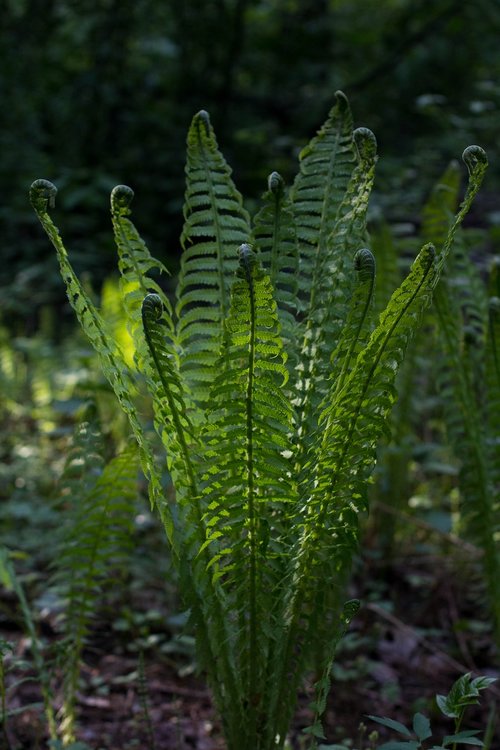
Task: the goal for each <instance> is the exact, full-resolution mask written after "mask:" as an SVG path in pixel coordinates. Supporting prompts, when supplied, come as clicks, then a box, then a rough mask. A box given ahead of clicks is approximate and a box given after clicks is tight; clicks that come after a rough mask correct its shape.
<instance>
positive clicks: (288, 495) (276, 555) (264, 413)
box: [203, 245, 294, 736]
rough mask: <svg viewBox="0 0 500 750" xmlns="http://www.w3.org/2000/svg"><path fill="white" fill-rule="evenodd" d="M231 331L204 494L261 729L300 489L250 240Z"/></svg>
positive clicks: (269, 293)
mask: <svg viewBox="0 0 500 750" xmlns="http://www.w3.org/2000/svg"><path fill="white" fill-rule="evenodd" d="M227 333H228V338H227V344H226V345H227V348H228V351H227V353H226V354H225V355H223V356H225V357H227V359H228V361H229V362H230V363H231V365H232V366H231V367H230V368H229V369H228V371H227V372H226V373H224V374H221V375H219V376H218V377H217V378H216V379H215V382H214V387H213V389H212V391H211V394H210V400H209V410H208V412H207V420H208V425H207V429H206V431H205V435H204V440H205V443H206V446H207V454H206V458H207V463H208V465H209V466H211V468H210V470H209V472H207V474H206V476H205V487H204V492H203V502H204V504H205V506H206V509H207V510H206V517H207V526H208V529H209V531H208V539H207V545H208V547H209V549H210V556H211V561H210V569H211V571H212V573H213V575H214V577H215V578H217V579H220V580H221V581H222V583H223V586H224V590H225V592H226V596H227V597H228V603H232V604H230V605H229V609H230V611H232V612H233V616H234V617H235V618H236V623H237V625H238V627H241V632H240V633H239V636H238V644H239V645H238V648H237V654H238V659H239V668H240V672H241V674H242V675H243V680H244V685H245V686H246V691H247V692H246V694H247V698H246V700H247V701H248V706H249V708H248V711H247V717H246V726H245V727H241V731H242V732H244V733H246V732H249V733H250V735H255V733H256V732H257V724H258V718H257V716H258V712H259V711H260V710H261V707H260V706H259V705H258V703H259V696H258V693H257V690H258V685H259V684H261V683H262V670H263V669H264V668H265V664H266V651H267V649H268V647H269V633H268V632H267V631H266V629H263V628H262V627H260V625H259V623H260V622H261V621H262V620H263V619H264V617H266V619H268V618H269V608H270V607H272V606H273V604H272V601H273V600H272V593H273V591H274V590H275V589H276V588H277V586H278V585H279V581H280V579H281V577H282V575H283V571H284V565H285V563H286V562H287V553H288V550H287V548H286V545H285V544H284V539H283V535H282V533H281V524H282V521H283V518H284V517H286V515H287V512H288V509H287V506H288V504H289V503H291V502H292V501H293V499H294V488H293V485H292V483H291V479H290V471H291V462H290V458H287V457H286V456H287V455H289V450H290V447H291V446H290V437H289V435H290V431H291V426H292V412H291V406H290V401H289V399H287V398H286V397H285V396H284V394H283V392H282V385H283V383H284V382H285V381H286V378H287V371H286V368H285V355H284V351H283V347H282V342H281V339H280V337H279V323H278V317H277V312H276V305H275V303H274V300H273V289H272V286H271V283H270V280H269V277H268V276H267V275H266V274H265V273H264V272H263V270H262V268H261V267H260V265H259V263H258V261H257V260H256V258H255V256H254V254H253V252H252V250H251V249H250V247H249V246H248V245H243V246H242V247H241V248H240V265H239V269H238V274H237V278H236V280H235V282H234V284H233V287H232V291H231V309H230V313H229V317H228V320H227ZM287 451H288V453H287ZM247 612H248V617H247V616H246V615H245V613H247ZM265 613H267V614H265ZM255 736H256V735H255Z"/></svg>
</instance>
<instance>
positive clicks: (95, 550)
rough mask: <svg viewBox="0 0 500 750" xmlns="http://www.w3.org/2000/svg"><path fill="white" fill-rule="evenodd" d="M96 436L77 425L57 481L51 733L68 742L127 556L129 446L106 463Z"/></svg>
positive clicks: (132, 486)
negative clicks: (56, 681) (102, 607)
mask: <svg viewBox="0 0 500 750" xmlns="http://www.w3.org/2000/svg"><path fill="white" fill-rule="evenodd" d="M103 453H104V447H103V440H102V435H101V433H100V430H99V427H98V425H97V422H96V421H95V420H93V419H90V420H89V421H84V422H82V423H81V424H80V425H79V426H78V428H77V430H76V434H75V439H74V446H73V449H72V451H71V452H70V454H69V455H68V459H67V462H66V467H65V471H64V475H63V480H62V483H61V484H62V501H63V503H64V508H63V510H62V511H61V519H62V524H61V528H60V531H59V535H58V536H59V539H58V544H57V549H56V554H55V556H54V574H53V577H52V586H53V588H54V589H55V591H56V592H57V594H58V596H59V597H60V598H61V599H62V601H63V602H64V614H63V618H62V627H63V633H64V642H63V643H62V644H60V647H59V651H60V654H61V659H60V660H61V661H63V664H64V679H63V703H62V708H61V711H60V716H59V722H58V732H59V735H60V738H61V740H62V741H63V743H64V744H67V743H71V742H74V741H75V723H76V693H77V689H78V686H79V681H80V667H81V660H82V652H83V648H84V645H85V642H86V637H87V634H88V631H89V627H90V625H91V622H92V617H93V614H94V613H95V610H96V607H97V605H98V602H99V599H100V598H101V597H102V593H103V591H104V590H105V589H107V588H109V586H110V585H112V584H113V583H115V584H116V582H117V581H119V579H120V573H122V572H123V569H124V568H126V562H127V559H128V556H129V553H130V551H131V549H130V548H131V544H132V531H133V512H134V504H135V500H136V497H137V474H138V470H139V465H138V457H137V449H136V447H135V445H130V446H129V447H128V448H126V449H125V450H123V451H122V452H121V453H119V454H118V455H117V456H115V457H114V458H112V459H111V460H110V461H109V462H108V463H107V464H105V463H104V460H103V458H102V456H103Z"/></svg>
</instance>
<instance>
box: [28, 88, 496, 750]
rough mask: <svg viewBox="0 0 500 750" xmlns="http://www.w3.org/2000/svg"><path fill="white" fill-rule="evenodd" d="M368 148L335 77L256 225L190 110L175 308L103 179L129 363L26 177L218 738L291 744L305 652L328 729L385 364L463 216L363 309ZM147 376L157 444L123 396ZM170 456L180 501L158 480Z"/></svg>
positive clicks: (242, 747) (368, 289) (477, 175)
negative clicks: (138, 465) (133, 461)
mask: <svg viewBox="0 0 500 750" xmlns="http://www.w3.org/2000/svg"><path fill="white" fill-rule="evenodd" d="M474 154H475V157H476V163H475V164H471V163H470V161H469V163H468V166H469V173H470V180H469V189H468V192H467V195H466V198H465V200H464V204H463V208H462V209H461V211H460V212H459V214H458V216H457V219H456V226H458V224H459V223H460V222H461V220H462V218H463V215H464V213H465V211H466V210H467V208H468V207H469V205H470V203H471V201H472V200H473V197H474V195H475V193H476V192H477V190H478V189H479V185H480V183H481V179H482V174H483V172H484V167H485V164H486V159H485V156H484V152H482V151H480V150H479V149H476V151H475V152H474ZM375 162H376V142H375V138H374V136H373V134H372V133H371V132H370V131H369V130H367V129H366V128H359V129H358V130H356V131H354V132H353V130H352V117H351V113H350V109H349V104H348V102H347V99H346V97H345V96H344V95H343V94H342V93H340V92H339V93H338V94H337V97H336V103H335V106H334V107H333V108H332V110H331V112H330V114H329V116H328V118H327V121H326V122H325V124H324V126H323V128H322V129H321V130H320V131H319V133H318V134H317V136H316V137H315V138H313V140H312V141H311V143H310V145H309V146H308V147H307V148H306V149H304V151H303V152H302V154H301V157H300V170H299V174H298V176H297V178H296V180H295V183H294V185H293V186H292V188H291V190H290V191H288V190H287V188H286V186H285V185H284V183H283V180H282V179H281V177H280V176H279V175H278V174H277V173H272V174H271V176H270V178H269V183H268V191H267V192H266V194H265V196H264V198H263V206H262V208H261V209H260V211H259V212H258V213H257V215H256V217H255V219H254V221H253V229H252V226H251V225H250V220H249V216H248V213H247V212H246V210H245V209H244V207H243V201H242V198H241V195H240V194H239V192H238V191H237V189H236V187H235V185H234V183H233V181H232V179H231V173H230V168H229V167H228V165H227V164H226V162H225V160H224V158H223V156H222V154H221V153H220V151H219V149H218V145H217V141H216V138H215V134H214V131H213V128H212V126H211V124H210V121H209V118H208V115H207V113H206V112H200V113H199V114H198V115H196V116H195V117H194V119H193V122H192V125H191V128H190V131H189V134H188V163H187V168H186V177H187V188H186V195H185V207H184V217H185V226H184V230H183V234H182V243H181V244H182V246H183V254H182V257H181V272H180V276H179V280H178V285H177V291H176V304H175V307H174V308H172V306H171V305H170V302H169V301H168V299H166V297H165V295H164V294H163V292H162V291H161V288H159V286H158V285H157V282H156V281H153V280H152V279H150V278H149V275H150V272H151V271H156V270H160V264H158V262H157V261H154V259H152V258H151V256H150V255H149V252H148V251H147V249H146V248H145V245H144V243H143V242H142V240H141V239H140V237H139V235H138V233H137V230H136V229H135V227H134V226H133V224H132V222H131V221H130V219H129V218H128V214H129V208H128V204H129V202H130V198H131V195H132V193H131V191H130V189H127V188H125V187H123V186H121V187H120V188H119V189H118V188H115V191H114V193H113V199H112V215H113V224H114V230H115V236H116V238H117V244H118V251H119V256H120V261H119V268H120V271H121V273H122V277H123V280H124V286H123V294H124V298H125V308H126V309H127V312H128V315H129V325H130V330H131V332H132V334H133V336H134V341H135V342H136V343H135V346H136V353H135V362H136V366H137V369H138V371H139V372H136V371H132V369H131V368H130V367H128V366H127V364H126V362H124V360H123V358H122V357H121V356H120V352H119V348H118V347H117V345H116V342H114V341H113V340H112V338H111V337H110V333H109V331H108V330H106V328H105V327H104V324H103V321H102V319H101V317H100V316H99V313H98V311H97V310H95V308H93V307H92V305H91V303H90V301H89V300H88V299H87V298H85V297H84V296H82V295H83V294H84V293H83V290H82V288H81V284H80V283H79V281H78V279H77V278H76V276H75V274H74V273H73V271H72V269H71V266H70V265H69V260H68V257H67V254H66V251H65V250H64V248H63V245H62V241H61V239H60V237H59V234H58V232H57V230H56V228H55V227H54V225H53V223H52V220H51V219H50V217H49V215H48V213H47V209H48V205H47V203H48V200H47V199H48V198H50V197H53V196H54V194H55V188H53V187H52V186H49V185H48V184H47V183H44V182H38V183H35V184H34V186H33V188H32V201H33V205H34V207H35V210H36V212H37V214H38V216H39V218H40V221H41V223H42V225H43V226H44V228H45V229H46V231H47V233H48V235H49V237H50V239H51V240H52V242H53V244H54V245H55V247H56V250H57V253H58V256H59V260H60V264H61V270H62V274H63V278H64V279H65V281H66V284H67V288H68V294H69V297H70V301H71V302H72V304H73V306H74V308H75V311H76V314H77V316H78V318H79V320H80V323H81V324H82V326H83V327H84V329H85V330H86V332H87V334H88V335H89V338H90V340H91V342H92V343H93V345H94V346H95V348H96V349H97V351H98V352H99V354H100V356H101V360H102V362H103V369H104V372H105V374H106V376H107V377H108V379H109V380H110V383H111V385H112V386H113V388H114V390H115V392H116V394H117V396H118V398H119V399H120V402H121V403H122V406H123V408H124V409H125V411H126V413H127V415H128V417H129V419H130V421H131V425H132V429H133V432H134V434H135V436H136V438H137V440H138V442H139V446H140V448H141V455H142V459H143V466H144V469H145V471H146V473H147V475H148V476H149V478H150V480H151V482H152V485H153V487H152V492H151V498H152V501H153V502H154V503H155V504H156V506H157V508H158V510H159V512H160V516H161V518H162V520H163V523H164V524H165V528H166V532H167V535H168V537H169V539H170V541H171V543H172V547H173V551H174V558H175V561H176V563H177V566H178V568H179V573H180V580H181V586H182V590H183V593H184V595H185V598H186V603H187V604H188V605H189V607H190V611H191V621H192V624H193V626H194V628H195V633H196V638H197V643H198V649H199V659H200V662H201V663H202V664H203V666H204V667H205V670H206V673H207V677H208V680H209V682H210V685H211V688H212V691H213V695H214V700H215V703H216V705H217V708H218V710H219V712H220V715H221V719H222V724H223V728H224V732H225V736H226V740H227V746H228V749H229V750H271V749H274V750H280V748H282V747H283V745H284V743H285V739H286V733H287V731H288V729H289V726H290V722H291V719H292V716H293V712H294V708H295V705H296V701H297V694H298V691H299V689H300V686H301V684H302V682H303V680H304V677H305V675H306V673H307V672H308V671H309V670H310V669H311V667H312V666H313V662H314V667H315V668H316V669H317V670H319V674H322V675H323V676H322V678H321V679H320V681H319V683H318V698H317V701H316V714H317V716H316V719H315V723H314V726H313V731H312V734H313V735H318V736H319V734H320V728H319V726H320V724H319V722H320V713H321V711H322V709H323V708H324V705H325V701H326V694H327V691H328V684H329V668H330V665H331V662H332V659H333V657H334V652H335V645H336V643H337V641H338V639H339V637H340V636H341V634H342V633H343V632H344V631H345V629H346V628H347V626H348V623H349V620H350V619H351V617H352V616H353V615H354V613H355V611H356V606H357V605H356V603H353V602H348V603H347V604H345V603H344V587H345V583H346V580H347V577H348V574H349V569H350V564H351V560H352V556H353V553H354V552H355V550H356V548H357V542H358V517H359V515H360V513H363V512H365V511H366V509H367V503H366V498H365V490H366V483H367V480H368V478H369V475H370V473H371V471H372V469H373V467H374V463H375V450H376V447H377V444H378V442H379V440H380V438H381V437H382V436H383V435H384V433H385V432H386V431H387V421H388V416H389V414H390V411H391V408H392V406H393V404H394V401H395V399H396V390H395V385H394V382H395V377H396V373H397V371H398V368H399V366H400V364H401V362H402V360H403V358H404V354H405V351H406V348H407V346H408V343H409V341H410V339H411V336H412V335H413V333H414V332H415V330H416V328H417V327H418V325H419V320H420V316H421V314H422V311H423V310H424V309H425V307H426V306H427V305H428V304H429V302H430V299H431V297H432V293H433V290H434V288H435V286H436V284H437V281H438V279H439V276H440V273H441V270H442V265H443V263H444V260H445V256H446V255H447V254H448V252H449V250H450V247H451V244H452V240H453V235H454V232H455V231H456V226H455V227H454V228H453V229H452V231H451V232H450V234H449V237H448V240H447V242H445V245H444V249H443V251H442V253H441V255H440V256H439V257H438V258H436V253H435V251H434V248H433V247H432V246H431V245H426V246H424V247H423V249H422V250H421V252H420V254H419V255H418V257H417V259H416V260H415V262H414V264H413V267H412V269H411V271H410V273H409V275H408V277H407V278H406V279H405V281H404V282H403V283H402V284H401V286H400V287H399V288H398V289H396V291H395V292H394V293H393V295H392V297H391V299H390V300H389V302H388V304H387V306H386V308H385V310H384V311H383V313H382V314H381V316H380V319H379V320H378V321H376V320H374V319H373V307H372V297H373V289H374V277H375V262H374V258H373V255H372V253H371V251H370V250H369V249H368V248H367V244H368V236H367V231H366V211H367V206H368V199H369V194H370V190H371V186H372V183H373V177H374V167H375ZM140 295H144V301H143V303H142V313H140V311H139V297H140ZM140 377H142V378H144V381H145V383H146V386H147V388H148V390H149V392H150V393H151V397H152V401H153V405H154V410H155V427H156V429H157V431H158V433H159V434H160V436H161V438H162V440H163V444H164V447H165V449H166V457H163V458H162V457H158V456H156V455H155V454H154V452H153V451H152V449H151V447H150V443H149V441H148V439H147V433H146V431H145V427H144V426H143V425H142V424H141V421H140V418H139V414H138V411H137V409H136V408H135V405H134V398H133V393H134V390H133V387H132V383H133V382H134V379H135V378H140ZM129 383H130V386H131V387H130V388H129V387H128V385H129ZM165 461H166V466H167V468H168V470H169V472H170V474H171V476H172V479H173V482H174V485H175V488H176V499H175V504H174V505H173V504H172V503H171V502H168V501H167V500H166V499H165V498H163V497H162V496H161V492H160V491H159V490H160V486H159V477H160V476H161V472H162V468H163V464H164V462H165ZM318 654H319V656H318ZM318 659H319V662H318Z"/></svg>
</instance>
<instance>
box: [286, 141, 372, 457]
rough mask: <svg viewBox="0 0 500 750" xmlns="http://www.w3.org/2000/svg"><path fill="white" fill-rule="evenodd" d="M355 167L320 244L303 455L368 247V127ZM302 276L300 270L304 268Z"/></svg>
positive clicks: (303, 375)
mask: <svg viewBox="0 0 500 750" xmlns="http://www.w3.org/2000/svg"><path fill="white" fill-rule="evenodd" d="M354 143H355V145H356V154H357V164H356V166H355V168H354V171H353V172H352V175H351V178H350V180H349V182H348V184H347V188H346V190H345V193H344V196H343V198H342V201H341V203H340V206H339V207H338V218H337V220H336V221H335V224H334V231H333V234H331V236H330V237H329V238H328V239H326V240H325V241H324V244H323V245H322V246H320V245H318V248H317V250H318V253H317V256H316V259H315V273H314V277H313V280H312V284H313V286H312V288H311V296H310V305H309V310H308V315H307V318H306V319H305V320H304V323H303V326H302V328H303V330H301V329H300V328H299V329H298V331H297V335H303V342H302V347H301V352H300V366H299V367H298V368H297V375H298V382H297V395H298V400H299V406H298V409H297V419H298V422H299V424H301V425H303V426H304V429H303V430H302V431H301V435H300V440H299V452H300V453H303V452H304V451H307V449H308V446H309V442H310V438H311V436H312V435H313V434H314V431H315V430H316V429H317V417H318V413H319V411H318V407H319V404H320V403H321V401H322V399H323V398H324V397H325V395H326V393H327V392H328V385H327V382H328V378H329V377H330V375H331V368H330V363H329V358H330V354H331V353H332V351H333V349H334V348H335V347H336V346H337V344H338V341H339V339H340V336H341V330H342V327H343V325H344V322H345V319H346V316H347V310H348V305H349V300H350V297H351V294H352V289H353V284H354V277H355V270H354V257H355V254H356V252H357V251H358V250H359V249H360V248H361V247H363V245H364V244H365V243H366V239H367V237H366V211H367V208H368V200H369V197H370V192H371V189H372V185H373V178H374V172H375V163H376V158H377V154H376V150H377V144H376V140H375V136H374V135H373V133H372V132H371V131H370V130H368V129H367V128H358V129H357V130H356V131H355V132H354ZM300 273H301V276H302V269H301V270H300Z"/></svg>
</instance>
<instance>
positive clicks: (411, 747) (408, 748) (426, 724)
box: [368, 673, 495, 750]
mask: <svg viewBox="0 0 500 750" xmlns="http://www.w3.org/2000/svg"><path fill="white" fill-rule="evenodd" d="M493 682H495V678H493V677H474V678H473V677H472V676H471V674H470V673H467V674H464V675H463V676H462V677H459V679H458V680H457V681H456V682H455V683H454V684H453V685H452V688H451V690H450V692H449V693H448V695H436V703H437V706H438V708H439V710H440V711H441V713H442V714H444V716H447V717H449V718H451V719H454V720H455V727H454V731H453V734H449V735H446V736H445V737H443V738H441V739H440V740H437V741H436V739H435V738H434V737H435V736H434V734H433V731H432V728H431V722H430V720H429V719H428V718H427V716H425V715H424V714H422V713H416V714H415V715H414V717H413V722H412V728H411V729H409V728H408V727H407V726H405V725H404V724H401V722H399V721H394V719H388V718H385V717H383V716H369V717H368V718H369V719H371V720H372V721H376V722H377V723H378V724H381V725H382V726H384V727H387V728H389V729H392V730H394V731H395V732H397V733H398V734H399V735H401V736H402V737H404V738H405V739H403V740H391V741H389V742H385V743H384V744H383V745H380V746H379V747H378V750H419V748H430V749H431V750H448V749H449V748H451V750H456V748H457V746H458V745H467V746H473V747H484V746H485V743H484V742H483V741H482V740H481V739H479V737H478V736H477V735H478V734H479V733H480V730H478V729H462V723H463V719H464V715H465V711H466V709H467V707H468V706H473V705H475V704H477V703H479V697H480V692H481V691H482V690H485V689H486V688H487V687H489V685H491V684H492V683H493ZM433 738H434V739H433ZM436 743H437V744H436Z"/></svg>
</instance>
